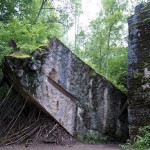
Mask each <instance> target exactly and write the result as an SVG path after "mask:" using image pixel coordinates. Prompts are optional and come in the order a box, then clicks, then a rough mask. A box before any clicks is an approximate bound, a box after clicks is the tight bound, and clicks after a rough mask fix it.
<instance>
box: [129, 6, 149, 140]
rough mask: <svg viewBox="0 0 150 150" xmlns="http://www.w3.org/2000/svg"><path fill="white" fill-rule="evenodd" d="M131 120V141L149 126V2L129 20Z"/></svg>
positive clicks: (138, 7)
mask: <svg viewBox="0 0 150 150" xmlns="http://www.w3.org/2000/svg"><path fill="white" fill-rule="evenodd" d="M128 23H129V49H128V91H129V93H128V103H129V108H128V117H129V125H130V126H129V132H130V138H131V139H133V138H134V137H135V136H136V134H137V131H138V128H139V127H143V126H145V125H150V115H149V114H150V42H149V40H150V3H148V4H145V6H144V5H143V4H140V5H139V6H137V7H136V9H135V15H133V16H132V17H130V18H129V20H128Z"/></svg>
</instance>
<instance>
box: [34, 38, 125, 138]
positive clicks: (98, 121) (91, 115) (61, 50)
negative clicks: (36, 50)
mask: <svg viewBox="0 0 150 150" xmlns="http://www.w3.org/2000/svg"><path fill="white" fill-rule="evenodd" d="M43 56H45V58H44V63H43V65H42V67H41V69H42V71H41V72H44V74H47V75H51V78H53V79H54V80H55V81H56V82H57V83H58V84H59V85H61V86H62V87H63V88H64V89H65V90H67V91H68V92H69V93H71V94H72V95H73V96H74V97H75V98H76V105H77V114H78V115H77V118H76V123H75V124H76V125H75V127H76V128H75V132H76V133H80V134H85V133H86V132H91V133H92V134H106V135H110V136H116V132H117V117H118V114H119V112H120V109H121V107H122V105H123V103H124V102H125V100H126V96H125V94H123V93H122V92H121V91H119V90H118V89H116V87H114V85H113V84H112V83H111V82H109V81H107V80H106V79H105V78H104V77H103V76H101V75H99V74H97V73H96V72H95V71H94V70H93V69H92V68H91V67H89V66H88V65H87V64H85V63H84V62H83V61H81V60H80V59H79V58H78V57H77V56H76V55H74V54H73V53H72V52H71V51H70V50H69V49H68V48H67V47H66V46H65V45H64V44H63V43H61V42H60V41H59V40H57V39H54V40H53V41H52V42H51V43H50V45H49V48H48V50H47V52H44V53H43ZM52 72H55V73H54V74H55V75H54V76H53V75H52ZM37 93H38V91H37ZM124 126H127V124H126V125H125V124H124ZM126 131H127V127H126ZM126 131H122V132H126Z"/></svg>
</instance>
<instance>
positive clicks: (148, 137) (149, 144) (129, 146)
mask: <svg viewBox="0 0 150 150" xmlns="http://www.w3.org/2000/svg"><path fill="white" fill-rule="evenodd" d="M121 147H122V149H124V150H150V126H145V127H143V128H140V129H139V135H138V136H137V138H136V140H135V141H133V142H132V141H130V140H128V141H127V143H126V144H125V145H121Z"/></svg>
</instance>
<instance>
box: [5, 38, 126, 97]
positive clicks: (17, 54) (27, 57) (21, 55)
mask: <svg viewBox="0 0 150 150" xmlns="http://www.w3.org/2000/svg"><path fill="white" fill-rule="evenodd" d="M54 41H57V43H60V44H61V45H63V46H64V47H67V46H66V45H65V44H64V43H62V42H61V41H60V40H59V39H58V38H56V37H54V38H52V39H51V40H50V41H49V43H48V46H49V47H51V46H52V45H53V43H54ZM48 46H47V45H45V46H41V47H39V48H37V49H35V50H34V51H32V52H31V53H30V54H27V53H23V52H15V53H12V54H9V55H6V56H4V58H5V59H6V58H15V59H23V60H31V61H32V62H33V63H34V61H35V57H34V55H36V54H35V53H37V52H38V53H41V54H42V53H43V52H44V51H47V50H48ZM56 48H57V45H56ZM67 50H69V48H68V47H67ZM70 52H71V53H72V55H75V56H76V58H78V59H79V60H80V61H82V62H83V63H84V64H86V65H87V66H88V67H90V68H91V72H93V74H91V76H92V77H94V78H96V77H97V76H101V77H102V78H103V79H104V80H107V81H109V83H110V84H112V85H113V86H114V87H116V88H117V89H118V90H119V91H120V92H122V93H124V94H125V95H126V92H124V91H122V90H121V89H119V88H118V87H117V86H116V85H115V84H114V83H112V82H111V81H110V79H109V78H107V77H106V76H104V75H102V74H100V73H99V72H97V71H96V70H95V69H93V68H92V67H91V66H90V65H88V64H87V63H86V62H85V61H83V60H82V59H81V58H79V57H78V56H77V55H76V54H75V53H74V52H73V51H71V50H70Z"/></svg>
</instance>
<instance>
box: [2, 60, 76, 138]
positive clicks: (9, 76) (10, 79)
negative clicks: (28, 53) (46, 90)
mask: <svg viewBox="0 0 150 150" xmlns="http://www.w3.org/2000/svg"><path fill="white" fill-rule="evenodd" d="M6 68H7V70H6ZM3 73H4V75H5V78H6V80H7V83H8V84H9V85H11V87H12V88H13V89H14V90H15V91H17V92H18V93H19V94H20V95H21V96H22V97H23V98H24V99H25V100H27V101H29V102H33V103H34V104H35V106H36V107H37V108H39V109H40V110H42V111H43V112H44V113H46V114H47V115H49V116H50V117H52V118H53V119H54V120H55V121H56V122H57V123H58V124H59V125H60V126H62V127H63V125H62V124H60V123H59V122H58V121H57V120H56V119H55V118H54V117H53V116H52V115H51V114H50V113H49V112H48V111H47V110H46V109H45V108H44V107H43V106H42V105H41V104H40V103H39V100H37V98H36V97H34V95H32V94H31V93H30V91H28V90H27V89H26V87H25V86H23V85H22V84H21V83H20V82H19V81H18V80H17V78H16V77H15V75H14V73H13V71H12V69H11V67H10V66H9V64H8V63H7V61H5V62H4V63H3ZM18 87H19V88H18ZM22 100H23V99H22ZM63 128H64V129H65V130H66V128H65V127H63ZM66 132H68V130H66ZM68 133H69V134H70V135H72V136H73V133H70V132H68Z"/></svg>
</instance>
